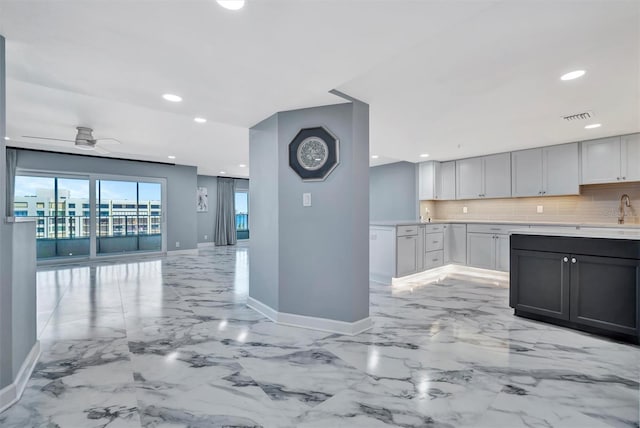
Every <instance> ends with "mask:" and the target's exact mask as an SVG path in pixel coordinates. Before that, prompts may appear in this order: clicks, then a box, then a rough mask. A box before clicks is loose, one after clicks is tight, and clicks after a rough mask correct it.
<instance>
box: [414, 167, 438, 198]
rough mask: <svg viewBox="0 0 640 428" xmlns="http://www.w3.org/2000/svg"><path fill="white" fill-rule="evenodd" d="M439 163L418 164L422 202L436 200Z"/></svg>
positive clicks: (419, 191) (419, 192)
mask: <svg viewBox="0 0 640 428" xmlns="http://www.w3.org/2000/svg"><path fill="white" fill-rule="evenodd" d="M437 168H438V162H434V161H429V162H420V163H419V164H418V199H420V200H421V201H425V200H430V199H436V169H437Z"/></svg>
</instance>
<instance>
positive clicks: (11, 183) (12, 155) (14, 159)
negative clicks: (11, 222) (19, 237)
mask: <svg viewBox="0 0 640 428" xmlns="http://www.w3.org/2000/svg"><path fill="white" fill-rule="evenodd" d="M17 167H18V151H17V150H16V149H7V205H6V206H7V213H6V214H7V217H12V216H13V201H14V196H15V193H16V168H17Z"/></svg>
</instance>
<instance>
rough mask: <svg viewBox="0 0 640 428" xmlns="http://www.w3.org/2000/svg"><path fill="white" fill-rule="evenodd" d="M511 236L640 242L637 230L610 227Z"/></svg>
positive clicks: (526, 231) (523, 232)
mask: <svg viewBox="0 0 640 428" xmlns="http://www.w3.org/2000/svg"><path fill="white" fill-rule="evenodd" d="M509 234H511V235H538V236H566V237H569V238H601V239H631V240H640V229H638V228H635V229H633V228H627V227H624V228H623V227H620V228H610V227H608V228H607V227H602V228H597V227H589V228H576V227H531V228H527V229H513V230H511V231H509Z"/></svg>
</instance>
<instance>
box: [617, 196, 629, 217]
mask: <svg viewBox="0 0 640 428" xmlns="http://www.w3.org/2000/svg"><path fill="white" fill-rule="evenodd" d="M624 207H631V199H629V195H627V194H626V193H625V194H624V195H622V196H621V197H620V212H619V214H618V224H624Z"/></svg>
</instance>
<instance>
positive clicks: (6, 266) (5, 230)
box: [0, 36, 13, 388]
mask: <svg viewBox="0 0 640 428" xmlns="http://www.w3.org/2000/svg"><path fill="white" fill-rule="evenodd" d="M4 47H5V41H4V37H2V36H0V388H3V387H5V386H7V385H8V384H10V383H11V382H12V381H13V379H12V377H13V375H12V362H11V358H12V353H11V349H12V343H11V321H12V320H11V263H12V261H11V258H12V247H13V237H12V234H11V232H12V231H11V228H10V226H9V225H8V224H6V222H5V214H6V205H7V203H6V175H7V164H6V150H5V140H4V136H5V135H6V123H5V118H6V106H5V98H6V96H5V50H4Z"/></svg>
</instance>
